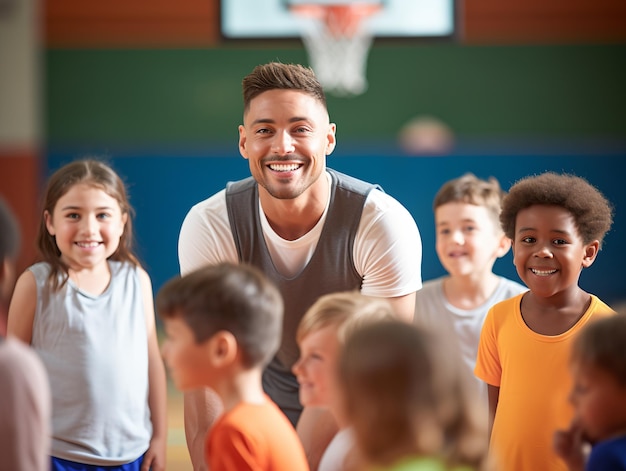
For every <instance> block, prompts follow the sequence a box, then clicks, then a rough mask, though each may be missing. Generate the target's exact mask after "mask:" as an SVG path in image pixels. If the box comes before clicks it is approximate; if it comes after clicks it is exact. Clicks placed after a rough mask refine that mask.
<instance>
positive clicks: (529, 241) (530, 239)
mask: <svg viewBox="0 0 626 471" xmlns="http://www.w3.org/2000/svg"><path fill="white" fill-rule="evenodd" d="M521 241H522V242H523V243H525V244H532V243H533V242H535V238H534V237H522V239H521Z"/></svg>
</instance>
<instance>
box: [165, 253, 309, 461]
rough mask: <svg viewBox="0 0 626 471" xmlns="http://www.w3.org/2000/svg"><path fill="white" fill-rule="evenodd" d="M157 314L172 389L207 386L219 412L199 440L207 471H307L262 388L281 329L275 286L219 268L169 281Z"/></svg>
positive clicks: (252, 274) (247, 271)
mask: <svg viewBox="0 0 626 471" xmlns="http://www.w3.org/2000/svg"><path fill="white" fill-rule="evenodd" d="M157 309H158V312H159V315H160V316H161V318H162V319H163V322H164V324H165V332H166V334H167V339H166V340H165V342H164V344H163V347H162V350H163V356H164V358H165V361H166V363H167V366H168V368H169V370H170V372H171V375H172V378H173V380H174V382H175V384H176V387H177V388H179V389H180V390H182V391H190V390H194V389H199V388H204V387H208V388H211V389H213V390H214V391H215V392H216V393H217V395H218V396H219V398H220V399H221V401H222V404H223V407H224V412H223V413H222V415H221V416H220V417H219V418H218V419H217V421H216V422H215V424H214V425H213V427H212V428H211V430H210V431H209V433H208V436H207V438H206V446H205V459H206V462H207V464H208V466H209V469H210V470H211V471H246V470H255V471H261V470H267V471H270V470H271V471H308V469H309V467H308V465H307V462H306V457H305V455H304V450H303V449H302V445H301V444H300V442H299V440H298V436H297V434H296V431H295V430H294V428H293V426H292V425H291V423H290V422H289V421H288V420H287V417H286V416H285V415H284V414H283V413H282V412H281V411H280V409H279V408H278V407H277V406H276V405H275V404H274V403H273V402H272V401H271V399H270V398H269V397H268V396H267V395H266V394H265V393H264V392H263V387H262V381H261V376H262V372H263V368H264V367H265V365H267V363H268V362H269V361H270V359H271V358H272V357H273V356H274V354H275V353H276V350H277V349H278V345H279V344H280V336H281V331H282V320H283V302H282V298H281V296H280V293H279V292H278V290H277V289H276V287H275V286H274V285H273V284H271V283H270V282H269V281H268V280H267V279H266V278H265V277H264V276H263V275H262V274H261V272H260V271H258V270H256V269H254V268H253V267H250V266H247V265H234V264H230V263H222V264H218V265H213V266H209V267H206V268H202V269H199V270H197V271H195V272H191V273H189V274H188V275H185V276H183V277H179V278H174V279H173V280H170V281H169V282H168V283H166V284H165V285H164V286H163V288H162V289H161V290H160V291H159V294H158V296H157Z"/></svg>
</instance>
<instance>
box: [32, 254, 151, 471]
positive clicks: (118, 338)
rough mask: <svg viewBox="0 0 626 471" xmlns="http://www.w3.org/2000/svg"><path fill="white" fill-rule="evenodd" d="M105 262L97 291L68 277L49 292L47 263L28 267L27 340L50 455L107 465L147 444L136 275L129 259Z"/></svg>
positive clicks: (143, 335) (143, 340)
mask: <svg viewBox="0 0 626 471" xmlns="http://www.w3.org/2000/svg"><path fill="white" fill-rule="evenodd" d="M109 266H110V269H111V282H110V284H109V286H108V287H107V289H106V290H105V292H104V293H102V294H101V295H99V296H93V295H91V294H89V293H85V292H83V291H81V290H80V289H78V288H77V287H76V285H75V284H74V283H73V282H72V281H71V280H68V282H67V283H65V284H64V285H63V287H62V288H61V289H60V290H59V291H56V292H52V290H51V289H50V283H49V282H48V274H49V272H50V266H49V265H48V264H47V263H38V264H35V265H33V266H31V267H30V268H29V270H30V271H31V272H32V273H33V274H34V275H35V279H36V281H37V309H36V311H35V318H34V322H33V336H32V346H33V347H34V348H35V350H36V351H37V353H38V354H39V356H40V357H41V359H42V361H43V363H44V365H45V367H46V369H47V372H48V376H49V378H50V390H51V394H52V456H55V457H57V458H62V459H65V460H70V461H75V462H79V463H85V464H92V465H108V466H112V465H119V464H124V463H128V462H130V461H133V460H136V459H137V458H139V457H140V456H141V455H142V454H143V453H144V452H145V451H146V450H147V449H148V446H149V443H150V437H151V436H152V425H151V422H150V409H149V407H148V341H147V332H146V321H145V313H144V305H143V298H142V290H141V281H140V278H139V274H138V271H137V268H136V267H134V266H132V265H130V264H126V263H120V262H112V261H110V262H109Z"/></svg>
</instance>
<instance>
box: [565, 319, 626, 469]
mask: <svg viewBox="0 0 626 471" xmlns="http://www.w3.org/2000/svg"><path fill="white" fill-rule="evenodd" d="M624 345H626V315H624V314H619V315H617V316H611V317H608V318H605V319H600V320H598V321H597V322H593V323H591V324H590V325H589V326H587V327H586V328H585V329H583V331H582V332H581V333H580V335H579V336H578V337H577V338H576V340H575V341H574V345H573V349H572V356H571V360H572V362H571V367H572V376H573V377H574V387H573V389H572V392H571V394H570V400H571V402H572V404H573V405H574V408H575V409H576V418H575V419H574V421H573V422H572V426H571V427H570V428H569V429H568V430H559V431H558V432H557V433H556V434H555V448H556V452H557V454H559V456H561V457H562V458H563V459H564V460H565V462H566V463H567V464H568V466H569V469H570V471H583V469H586V470H587V471H624V470H626V348H624ZM583 439H584V440H588V441H590V442H591V443H593V444H594V445H593V448H592V449H591V454H590V455H589V459H588V460H586V459H585V454H584V453H583ZM585 461H586V462H587V463H586V465H585Z"/></svg>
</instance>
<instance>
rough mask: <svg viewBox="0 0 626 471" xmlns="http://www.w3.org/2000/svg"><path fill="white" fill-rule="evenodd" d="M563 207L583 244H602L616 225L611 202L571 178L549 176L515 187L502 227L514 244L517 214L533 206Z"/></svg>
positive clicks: (506, 204) (528, 179) (507, 201)
mask: <svg viewBox="0 0 626 471" xmlns="http://www.w3.org/2000/svg"><path fill="white" fill-rule="evenodd" d="M534 205H542V206H560V207H562V208H563V209H565V210H567V211H568V212H569V213H570V214H571V215H572V216H573V217H574V221H575V223H576V227H577V228H578V232H579V235H580V237H581V238H582V239H583V243H585V244H588V243H590V242H593V241H594V240H598V241H599V242H600V247H602V240H603V238H604V236H605V234H606V233H607V232H608V230H609V229H610V228H611V224H612V223H613V209H612V207H611V204H610V203H609V202H608V200H607V199H606V198H605V197H604V196H603V195H602V193H600V191H598V189H597V188H595V187H594V186H593V185H591V184H590V183H589V182H587V181H586V180H585V179H583V178H581V177H577V176H575V175H569V174H557V173H554V172H546V173H542V174H541V175H536V176H531V177H526V178H523V179H522V180H519V181H518V182H517V183H515V184H514V185H513V186H512V187H511V189H510V190H509V193H508V195H506V196H505V198H504V201H503V202H502V211H501V213H500V223H501V225H502V229H503V230H504V233H505V234H506V236H507V237H509V238H510V239H512V240H515V220H516V218H517V214H518V213H519V212H520V211H521V210H523V209H526V208H528V207H530V206H534Z"/></svg>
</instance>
